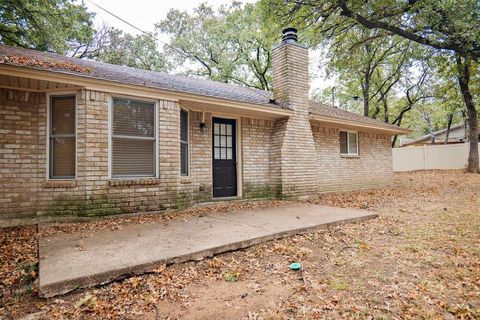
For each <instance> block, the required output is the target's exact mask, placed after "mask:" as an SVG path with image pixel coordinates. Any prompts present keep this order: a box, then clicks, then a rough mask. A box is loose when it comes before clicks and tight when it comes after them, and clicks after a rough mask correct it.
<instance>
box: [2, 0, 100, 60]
mask: <svg viewBox="0 0 480 320" xmlns="http://www.w3.org/2000/svg"><path fill="white" fill-rule="evenodd" d="M92 17H93V15H92V14H91V13H88V12H87V11H86V7H85V5H84V4H83V3H82V4H74V3H73V1H71V0H22V1H1V3H0V42H1V43H3V44H8V45H14V46H20V47H25V48H32V49H37V50H41V51H51V52H56V53H59V54H66V53H67V52H68V51H69V50H71V48H72V47H75V46H77V45H78V44H79V43H84V42H87V41H89V40H90V39H91V38H92V36H93V33H94V30H93V28H92Z"/></svg>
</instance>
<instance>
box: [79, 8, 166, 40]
mask: <svg viewBox="0 0 480 320" xmlns="http://www.w3.org/2000/svg"><path fill="white" fill-rule="evenodd" d="M87 1H88V2H90V3H91V4H93V5H94V6H96V7H97V8H99V9H100V10H103V11H105V12H106V13H108V14H109V15H111V16H112V17H114V18H117V19H118V20H120V21H122V22H123V23H126V24H128V25H129V26H130V27H132V28H134V29H136V30H138V31H140V32H141V33H143V34H146V35H149V36H152V35H151V34H150V33H148V32H146V31H144V30H142V29H140V28H138V27H137V26H135V25H133V24H132V23H130V22H128V21H127V20H125V19H123V18H121V17H119V16H117V15H116V14H114V13H113V12H111V11H109V10H107V9H105V8H103V7H101V6H100V5H98V4H96V3H95V2H93V1H91V0H87ZM157 40H158V39H157Z"/></svg>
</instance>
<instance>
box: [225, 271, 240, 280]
mask: <svg viewBox="0 0 480 320" xmlns="http://www.w3.org/2000/svg"><path fill="white" fill-rule="evenodd" d="M238 279H240V272H225V273H224V274H223V280H225V281H227V282H237V281H238Z"/></svg>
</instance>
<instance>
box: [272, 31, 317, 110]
mask: <svg viewBox="0 0 480 320" xmlns="http://www.w3.org/2000/svg"><path fill="white" fill-rule="evenodd" d="M308 62H309V61H308V49H307V48H306V47H304V46H302V45H300V44H299V43H298V42H297V29H295V28H286V29H284V30H283V34H282V43H281V44H279V45H278V46H276V47H275V48H274V49H273V59H272V67H273V92H274V96H275V100H277V101H279V102H282V103H283V104H285V105H286V106H288V107H290V108H291V109H294V110H295V111H298V112H303V113H305V112H307V113H308V95H309V91H310V83H309V76H308Z"/></svg>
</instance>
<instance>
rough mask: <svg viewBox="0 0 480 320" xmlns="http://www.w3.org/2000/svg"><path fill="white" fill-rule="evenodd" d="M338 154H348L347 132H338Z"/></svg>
mask: <svg viewBox="0 0 480 320" xmlns="http://www.w3.org/2000/svg"><path fill="white" fill-rule="evenodd" d="M340 153H343V154H347V153H348V144H347V132H345V131H340Z"/></svg>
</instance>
